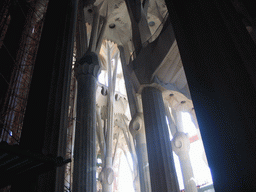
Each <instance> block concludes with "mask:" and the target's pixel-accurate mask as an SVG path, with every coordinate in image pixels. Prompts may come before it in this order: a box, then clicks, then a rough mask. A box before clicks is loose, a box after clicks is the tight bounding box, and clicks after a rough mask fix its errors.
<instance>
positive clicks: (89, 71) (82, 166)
mask: <svg viewBox="0 0 256 192" xmlns="http://www.w3.org/2000/svg"><path fill="white" fill-rule="evenodd" d="M99 69H100V66H99V61H98V56H97V55H96V54H95V53H87V54H85V55H84V56H83V57H82V58H81V59H80V60H79V61H78V66H77V70H76V78H77V82H78V93H77V121H76V133H75V147H74V173H73V178H74V179H73V190H74V191H78V192H79V191H81V192H96V82H97V76H98V73H99Z"/></svg>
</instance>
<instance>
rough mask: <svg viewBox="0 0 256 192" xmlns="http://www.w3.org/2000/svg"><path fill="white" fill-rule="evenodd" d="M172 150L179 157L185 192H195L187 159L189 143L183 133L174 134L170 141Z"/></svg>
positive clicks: (190, 167) (189, 163)
mask: <svg viewBox="0 0 256 192" xmlns="http://www.w3.org/2000/svg"><path fill="white" fill-rule="evenodd" d="M172 149H173V151H174V152H175V153H176V154H177V155H178V156H179V160H180V166H181V171H182V177H183V182H184V186H185V191H186V192H197V188H196V182H195V180H194V175H193V170H192V166H191V162H190V158H189V149H190V141H189V138H188V135H187V134H185V133H184V132H176V133H175V135H174V137H173V140H172Z"/></svg>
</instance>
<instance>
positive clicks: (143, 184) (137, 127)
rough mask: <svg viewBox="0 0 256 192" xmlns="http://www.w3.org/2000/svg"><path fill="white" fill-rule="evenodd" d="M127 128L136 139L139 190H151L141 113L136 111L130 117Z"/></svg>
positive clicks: (149, 191)
mask: <svg viewBox="0 0 256 192" xmlns="http://www.w3.org/2000/svg"><path fill="white" fill-rule="evenodd" d="M129 129H130V132H131V134H132V136H133V138H134V139H135V141H136V153H137V158H138V167H139V176H140V190H141V191H147V192H151V184H150V176H149V164H148V153H147V144H146V135H145V126H144V122H143V114H142V113H137V114H136V115H135V116H134V117H133V118H132V120H131V122H130V125H129Z"/></svg>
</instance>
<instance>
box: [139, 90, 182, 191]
mask: <svg viewBox="0 0 256 192" xmlns="http://www.w3.org/2000/svg"><path fill="white" fill-rule="evenodd" d="M141 97H142V104H143V113H144V121H145V131H146V139H147V149H148V161H149V169H150V179H151V188H152V191H170V192H171V191H179V186H178V182H177V177H176V171H175V167H174V163H173V155H172V148H171V142H170V137H169V132H168V126H167V121H166V117H165V108H164V101H163V97H162V92H161V91H160V90H158V89H156V88H154V87H145V88H144V89H143V90H142V93H141Z"/></svg>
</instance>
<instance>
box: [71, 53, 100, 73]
mask: <svg viewBox="0 0 256 192" xmlns="http://www.w3.org/2000/svg"><path fill="white" fill-rule="evenodd" d="M75 73H76V78H78V77H79V76H80V75H88V74H90V75H93V76H94V77H95V78H97V77H98V75H99V73H100V65H99V60H98V56H97V54H96V53H93V52H90V53H85V54H84V56H83V57H82V58H81V59H80V60H79V61H77V63H76V69H75Z"/></svg>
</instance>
